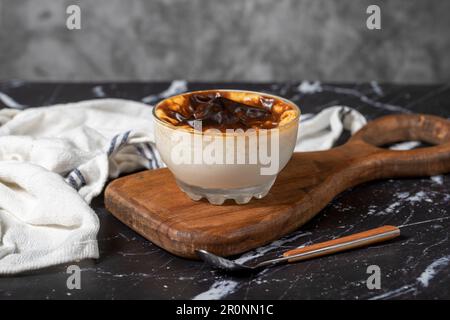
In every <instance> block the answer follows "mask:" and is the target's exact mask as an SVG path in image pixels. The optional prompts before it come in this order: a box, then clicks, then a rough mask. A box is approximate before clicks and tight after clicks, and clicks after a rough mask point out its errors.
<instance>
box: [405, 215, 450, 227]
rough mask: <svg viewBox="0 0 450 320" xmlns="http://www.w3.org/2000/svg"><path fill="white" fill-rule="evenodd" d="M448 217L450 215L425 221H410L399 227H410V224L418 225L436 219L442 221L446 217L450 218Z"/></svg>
mask: <svg viewBox="0 0 450 320" xmlns="http://www.w3.org/2000/svg"><path fill="white" fill-rule="evenodd" d="M448 218H450V217H442V218H436V219H430V220H424V221H419V222H413V223H409V224H402V225H400V226H398V227H399V228H403V227H410V226H415V225H418V224H424V223H430V222H435V221H442V220H445V219H448Z"/></svg>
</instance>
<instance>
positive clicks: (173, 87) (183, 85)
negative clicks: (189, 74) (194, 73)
mask: <svg viewBox="0 0 450 320" xmlns="http://www.w3.org/2000/svg"><path fill="white" fill-rule="evenodd" d="M187 89H188V86H187V82H186V81H185V80H174V81H172V83H171V84H170V86H169V87H168V88H167V89H166V90H164V91H163V92H161V93H159V94H152V95H149V96H147V97H144V98H142V99H141V101H142V102H144V103H149V104H152V103H155V102H157V101H158V100H161V99H165V98H168V97H171V96H174V95H177V94H180V93H183V92H185V91H187Z"/></svg>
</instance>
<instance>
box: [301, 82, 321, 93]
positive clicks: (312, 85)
mask: <svg viewBox="0 0 450 320" xmlns="http://www.w3.org/2000/svg"><path fill="white" fill-rule="evenodd" d="M297 90H298V91H299V92H300V93H304V94H311V93H317V92H321V91H322V85H321V84H320V81H314V82H309V81H303V82H302V83H300V85H299V86H298V87H297Z"/></svg>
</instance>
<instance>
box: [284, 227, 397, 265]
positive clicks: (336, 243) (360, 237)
mask: <svg viewBox="0 0 450 320" xmlns="http://www.w3.org/2000/svg"><path fill="white" fill-rule="evenodd" d="M399 235H400V229H399V228H397V227H394V226H382V227H379V228H375V229H371V230H367V231H364V232H360V233H355V234H352V235H349V236H345V237H342V238H337V239H333V240H329V241H325V242H320V243H316V244H313V245H310V246H306V247H302V248H297V249H293V250H289V251H287V252H285V253H283V256H284V257H285V258H288V257H291V258H290V259H288V262H295V261H301V260H307V259H311V258H316V257H321V256H325V255H329V254H333V253H337V252H341V251H345V250H350V249H355V248H360V247H363V246H367V245H370V244H373V243H378V242H382V241H386V240H390V239H393V238H395V237H398V236H399Z"/></svg>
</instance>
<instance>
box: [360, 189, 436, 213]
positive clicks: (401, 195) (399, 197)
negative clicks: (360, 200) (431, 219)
mask: <svg viewBox="0 0 450 320" xmlns="http://www.w3.org/2000/svg"><path fill="white" fill-rule="evenodd" d="M433 195H434V193H433V192H425V191H419V192H416V193H414V194H410V193H409V192H396V193H394V194H393V197H392V198H393V199H394V202H392V203H391V204H389V206H387V207H386V208H384V209H382V210H379V211H375V210H370V211H369V212H368V215H376V216H383V215H387V214H392V213H396V212H397V211H398V210H399V209H401V208H403V207H404V206H405V205H412V204H414V203H416V202H422V201H426V202H433V200H432V197H433Z"/></svg>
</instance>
